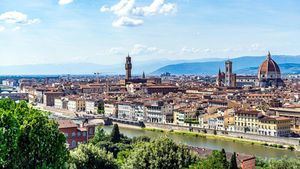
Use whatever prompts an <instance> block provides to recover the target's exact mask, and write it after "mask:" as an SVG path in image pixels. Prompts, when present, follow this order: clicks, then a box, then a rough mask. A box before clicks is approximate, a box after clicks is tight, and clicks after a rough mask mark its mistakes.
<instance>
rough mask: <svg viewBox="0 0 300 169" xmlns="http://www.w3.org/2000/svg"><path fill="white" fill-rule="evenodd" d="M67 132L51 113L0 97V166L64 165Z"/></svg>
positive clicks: (66, 151) (35, 166) (58, 166)
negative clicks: (50, 117) (61, 130)
mask: <svg viewBox="0 0 300 169" xmlns="http://www.w3.org/2000/svg"><path fill="white" fill-rule="evenodd" d="M65 143H66V140H65V136H64V135H63V134H62V133H60V131H59V130H58V124H57V123H56V122H55V121H54V120H50V119H49V118H48V114H47V113H45V112H42V111H40V110H35V109H32V108H29V107H28V105H27V103H25V102H20V103H18V104H16V103H15V102H12V101H11V100H8V99H4V100H0V145H1V146H0V154H1V155H0V166H1V167H3V168H42V167H44V168H45V167H46V168H61V167H63V166H64V165H65V162H66V161H67V158H68V150H67V148H66V145H65Z"/></svg>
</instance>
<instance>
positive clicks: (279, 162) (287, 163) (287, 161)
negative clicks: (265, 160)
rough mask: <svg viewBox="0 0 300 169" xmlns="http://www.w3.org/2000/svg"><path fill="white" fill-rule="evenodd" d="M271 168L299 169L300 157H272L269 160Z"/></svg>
mask: <svg viewBox="0 0 300 169" xmlns="http://www.w3.org/2000/svg"><path fill="white" fill-rule="evenodd" d="M269 168H270V169H296V168H297V169H298V168H300V161H299V159H292V158H287V157H283V158H282V159H276V160H275V159H271V160H270V161H269Z"/></svg>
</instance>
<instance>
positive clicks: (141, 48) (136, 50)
mask: <svg viewBox="0 0 300 169" xmlns="http://www.w3.org/2000/svg"><path fill="white" fill-rule="evenodd" d="M160 51H161V50H160V49H158V48H157V47H149V46H146V45H141V44H135V45H134V46H133V48H132V50H131V52H130V53H131V54H133V55H145V54H153V53H156V52H160Z"/></svg>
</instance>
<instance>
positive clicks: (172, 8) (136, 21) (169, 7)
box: [100, 0, 177, 27]
mask: <svg viewBox="0 0 300 169" xmlns="http://www.w3.org/2000/svg"><path fill="white" fill-rule="evenodd" d="M100 11H101V12H111V13H113V14H114V15H116V16H117V19H116V20H115V21H113V24H112V25H113V26H115V27H120V26H139V25H142V24H143V23H144V20H143V17H145V16H152V15H159V14H170V13H175V12H176V11H177V5H176V4H174V3H165V0H153V2H152V3H151V4H150V5H149V6H140V7H136V6H135V0H120V1H119V2H118V3H117V4H115V5H113V6H111V7H108V6H107V5H104V6H102V7H101V8H100Z"/></svg>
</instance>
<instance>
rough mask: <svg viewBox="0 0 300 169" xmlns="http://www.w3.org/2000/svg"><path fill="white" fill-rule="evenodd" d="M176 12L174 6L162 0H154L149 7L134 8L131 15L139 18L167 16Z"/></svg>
mask: <svg viewBox="0 0 300 169" xmlns="http://www.w3.org/2000/svg"><path fill="white" fill-rule="evenodd" d="M175 11H176V4H174V3H165V1H164V0H154V1H153V2H152V4H151V5H149V6H144V7H136V8H134V9H133V14H135V15H141V16H149V15H157V14H169V13H173V12H175Z"/></svg>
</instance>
